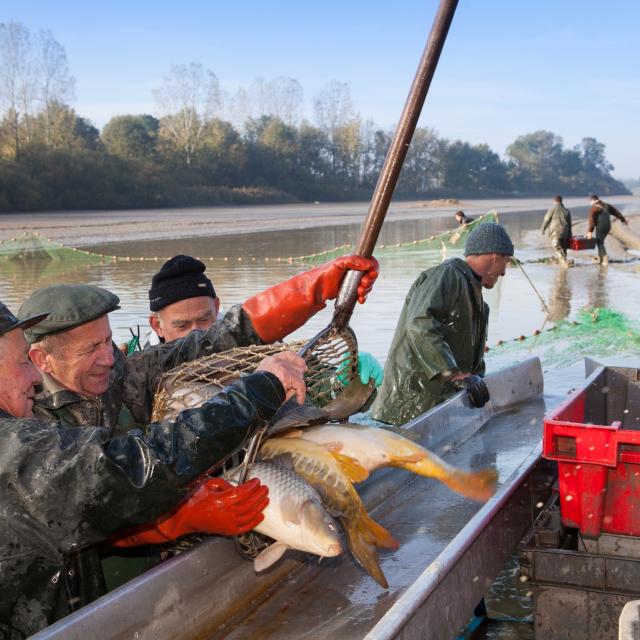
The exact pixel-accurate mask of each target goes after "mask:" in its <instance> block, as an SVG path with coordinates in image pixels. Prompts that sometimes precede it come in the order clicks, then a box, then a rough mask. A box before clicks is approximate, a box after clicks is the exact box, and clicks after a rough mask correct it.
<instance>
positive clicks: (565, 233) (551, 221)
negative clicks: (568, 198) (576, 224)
mask: <svg viewBox="0 0 640 640" xmlns="http://www.w3.org/2000/svg"><path fill="white" fill-rule="evenodd" d="M540 233H542V234H543V235H544V234H545V233H548V234H549V236H550V238H551V246H552V247H553V250H554V253H555V254H556V257H557V258H558V262H559V263H560V266H562V267H570V266H571V263H570V262H569V261H568V260H567V249H568V248H569V239H570V238H571V212H570V211H569V209H567V208H566V207H565V206H564V205H563V204H562V196H556V197H555V198H554V199H553V205H552V206H551V207H549V209H547V213H546V214H545V216H544V219H543V220H542V227H541V228H540Z"/></svg>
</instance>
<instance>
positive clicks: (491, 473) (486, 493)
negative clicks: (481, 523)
mask: <svg viewBox="0 0 640 640" xmlns="http://www.w3.org/2000/svg"><path fill="white" fill-rule="evenodd" d="M397 466H401V467H402V468H403V469H406V470H407V471H411V472H413V473H417V474H418V475H421V476H424V477H425V478H435V479H436V480H439V481H440V482H442V483H443V484H445V485H447V487H449V489H451V490H452V491H455V492H456V493H459V494H460V495H463V496H465V497H466V498H471V499H472V500H477V501H478V502H486V501H487V500H488V499H489V498H490V497H491V496H492V495H493V494H494V493H495V492H496V485H497V482H498V472H497V471H496V470H495V469H492V468H491V467H487V468H486V469H480V470H479V471H463V470H462V469H458V468H456V467H453V466H451V465H450V464H447V463H446V462H445V461H444V460H441V459H440V458H439V457H438V456H436V455H434V454H429V455H428V456H426V457H425V458H423V459H422V460H419V461H418V462H415V463H411V462H409V463H404V464H399V465H397Z"/></svg>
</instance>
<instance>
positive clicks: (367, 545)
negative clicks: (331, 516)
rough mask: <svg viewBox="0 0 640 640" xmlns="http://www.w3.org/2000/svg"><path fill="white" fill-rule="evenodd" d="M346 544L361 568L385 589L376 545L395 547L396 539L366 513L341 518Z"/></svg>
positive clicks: (384, 580) (385, 584)
mask: <svg viewBox="0 0 640 640" xmlns="http://www.w3.org/2000/svg"><path fill="white" fill-rule="evenodd" d="M342 526H343V528H344V532H345V536H346V538H347V544H348V545H349V549H351V553H352V554H353V556H354V557H355V559H356V560H357V561H358V563H359V564H360V565H361V566H362V568H363V569H364V570H365V571H366V572H367V573H368V574H369V575H370V576H371V577H372V578H373V579H374V580H375V581H376V582H377V583H378V584H379V585H380V586H381V587H384V588H385V589H386V588H387V587H388V586H389V583H388V582H387V579H386V577H385V575H384V573H383V572H382V569H381V568H380V562H379V560H378V553H377V551H376V547H383V548H385V549H394V550H395V549H397V548H398V547H399V546H400V545H399V544H398V541H397V540H396V539H395V538H394V537H393V536H392V535H391V534H390V533H389V532H388V531H387V530H386V529H385V528H384V527H382V526H381V525H379V524H378V523H377V522H374V521H373V520H372V519H371V518H370V517H369V516H368V515H367V514H366V513H363V514H362V516H361V517H358V518H356V519H351V520H346V519H342Z"/></svg>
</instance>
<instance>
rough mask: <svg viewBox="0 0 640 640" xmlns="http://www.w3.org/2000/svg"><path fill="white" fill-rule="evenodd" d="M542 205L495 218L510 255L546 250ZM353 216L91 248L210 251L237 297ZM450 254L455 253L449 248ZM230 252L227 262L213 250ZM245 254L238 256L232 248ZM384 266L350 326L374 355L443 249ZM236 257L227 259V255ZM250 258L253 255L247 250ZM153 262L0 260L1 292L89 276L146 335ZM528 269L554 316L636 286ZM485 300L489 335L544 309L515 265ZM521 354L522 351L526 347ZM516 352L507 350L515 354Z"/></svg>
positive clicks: (118, 327)
mask: <svg viewBox="0 0 640 640" xmlns="http://www.w3.org/2000/svg"><path fill="white" fill-rule="evenodd" d="M541 216H542V212H537V213H536V212H529V213H527V212H523V213H519V214H510V215H509V216H505V217H504V218H503V219H502V222H503V224H505V226H506V227H507V229H508V230H509V233H510V234H511V236H512V238H513V240H514V242H515V244H516V251H517V255H518V256H519V257H520V258H521V259H523V260H525V261H526V260H537V259H539V258H542V257H545V256H549V255H550V249H549V248H548V246H547V244H546V242H544V241H543V242H542V243H541V248H536V247H533V248H532V247H531V246H530V244H531V243H530V242H529V241H525V236H527V235H529V236H530V235H531V233H530V232H531V231H532V230H536V229H538V228H539V225H540V220H541ZM453 225H454V221H453V220H452V219H451V220H450V219H449V218H442V217H439V218H430V217H429V214H428V212H427V211H425V217H424V219H422V220H417V221H398V222H392V223H389V224H387V225H385V227H384V228H383V231H382V235H381V238H380V243H382V244H386V245H390V244H396V243H400V242H408V241H411V240H414V239H421V238H425V237H428V236H430V235H434V234H438V233H441V232H442V231H445V230H448V229H451V228H452V227H453ZM359 233H360V226H359V225H345V226H340V227H333V228H329V229H323V228H317V229H294V230H290V231H286V232H282V231H278V232H264V233H252V234H243V235H226V236H220V237H216V236H208V237H199V238H180V239H176V240H173V241H169V240H160V241H149V242H142V243H140V242H136V243H111V244H106V245H100V247H99V248H96V247H92V250H93V251H99V252H104V253H107V254H116V255H120V256H127V255H136V256H148V257H153V256H158V257H159V258H165V257H168V256H171V255H175V254H177V253H186V254H190V255H195V256H200V257H202V258H208V257H210V256H214V257H216V258H217V259H216V260H214V261H207V274H208V275H209V277H210V278H211V279H212V280H213V282H214V285H215V288H216V290H217V292H218V295H219V296H220V298H221V301H222V305H223V307H228V306H230V305H232V304H235V303H239V302H242V301H243V300H244V299H246V298H247V297H248V296H250V295H252V294H254V293H256V292H258V291H261V290H262V289H264V288H266V287H268V286H270V285H272V284H275V283H277V282H279V281H281V280H284V279H286V278H289V277H291V276H292V275H295V274H296V273H299V272H300V271H302V270H304V269H305V268H307V267H306V266H305V265H301V264H293V263H288V262H273V261H272V260H269V261H266V260H265V258H274V257H287V256H299V255H308V254H311V253H315V252H318V251H322V250H325V249H328V248H331V247H334V246H337V245H341V244H345V243H352V244H353V243H355V242H356V241H357V238H358V235H359ZM451 255H460V254H459V253H458V254H455V253H452V254H451ZM225 256H228V257H229V258H230V259H229V261H228V262H224V261H223V260H221V259H220V258H223V257H225ZM238 257H242V258H243V260H242V261H238V260H237V258H238ZM378 257H379V260H380V263H381V267H382V271H381V276H380V278H379V279H378V282H377V284H376V287H375V289H374V292H373V294H372V295H371V296H370V299H369V301H368V302H367V304H366V305H365V306H364V307H360V306H358V308H357V309H356V312H355V314H354V316H353V320H352V326H353V328H354V330H355V331H356V334H357V336H358V339H359V341H360V344H361V347H362V349H363V350H365V351H370V352H372V353H373V354H374V355H375V356H376V357H377V358H379V359H380V360H384V359H385V358H386V354H387V350H388V348H389V345H390V343H391V339H392V337H393V332H394V330H395V326H396V322H397V319H398V316H399V314H400V311H401V309H402V305H403V302H404V298H405V295H406V293H407V291H408V290H409V287H410V286H411V284H412V283H413V281H414V280H415V278H416V277H417V276H418V274H419V273H420V272H421V271H423V270H424V269H425V268H427V267H429V266H431V265H433V264H437V263H438V262H440V261H441V260H442V259H443V256H442V254H441V253H440V252H437V251H427V250H410V249H406V250H405V249H403V250H393V249H387V250H384V251H380V252H378ZM232 258H233V259H232ZM253 258H255V260H253ZM161 263H162V262H161V260H160V259H159V260H158V262H153V261H152V262H138V263H136V262H131V263H126V262H118V263H112V262H107V263H105V264H87V265H85V264H81V263H64V262H30V263H26V264H22V263H17V264H12V265H7V264H3V266H2V270H3V275H4V277H3V279H2V282H1V284H0V299H1V300H2V301H4V302H6V303H7V304H9V305H10V306H11V307H12V308H14V309H16V310H17V308H18V307H19V306H20V304H21V303H22V301H23V300H24V299H25V297H26V296H27V295H29V294H30V292H31V291H33V290H34V289H35V288H38V287H42V286H46V285H50V284H54V283H59V282H73V283H79V282H87V283H91V284H95V285H98V286H102V287H105V288H107V289H110V290H112V291H113V292H115V293H116V294H117V295H119V296H120V298H121V307H122V308H121V310H119V311H116V312H115V313H113V314H112V315H111V320H112V326H113V330H114V338H115V339H116V340H117V341H124V340H127V339H128V338H129V335H130V334H129V328H130V327H133V328H135V327H136V325H140V327H141V331H142V333H143V335H144V334H145V333H146V332H147V331H148V322H147V317H148V312H149V311H148V310H149V307H148V293H147V292H148V288H149V285H150V281H151V277H152V275H153V274H154V273H155V272H156V271H157V270H158V268H159V267H160V265H161ZM525 266H526V269H527V273H528V274H529V276H530V277H531V279H532V280H533V281H534V282H535V284H536V286H537V287H538V289H539V290H540V291H541V293H542V295H543V296H544V297H545V299H546V300H548V303H549V306H550V309H551V311H552V316H553V319H554V321H557V320H559V319H561V318H563V317H567V316H568V315H569V314H570V313H571V312H573V313H575V312H576V311H577V310H578V309H580V308H582V307H584V306H585V305H597V306H611V307H612V308H614V309H619V310H621V311H628V300H629V296H630V292H631V291H634V290H635V291H637V288H638V276H637V275H636V274H633V273H628V272H623V271H621V270H620V269H618V268H616V267H612V266H609V268H599V267H597V266H593V265H591V264H586V263H583V266H576V267H575V268H574V269H569V270H566V269H565V270H563V269H561V268H559V267H557V266H556V265H552V264H546V263H529V264H526V265H525ZM485 298H486V300H487V302H488V303H489V305H490V307H491V316H490V326H489V344H490V345H493V344H495V342H496V341H497V340H509V339H511V338H514V337H516V336H518V335H521V334H522V335H526V336H528V335H531V334H532V333H533V331H534V330H536V329H539V328H540V327H541V326H542V325H543V323H544V321H545V312H544V310H543V308H542V305H541V303H540V301H539V300H538V298H537V297H536V295H535V294H534V293H533V292H532V290H531V288H530V286H529V285H528V283H527V282H526V280H525V278H524V276H523V274H522V273H521V272H520V271H519V270H518V269H512V268H510V269H508V271H507V276H506V277H505V278H503V279H502V280H500V282H499V285H498V286H496V287H495V288H494V289H493V290H492V291H486V292H485ZM331 311H332V309H331V308H329V309H326V310H325V311H323V312H321V313H320V314H318V315H317V316H316V317H314V318H313V319H312V320H311V321H310V322H309V323H308V325H307V326H305V327H303V328H302V329H301V330H299V331H298V332H296V334H295V335H294V337H296V338H308V337H311V336H312V335H314V333H315V332H316V331H318V330H319V329H321V328H322V327H323V326H325V325H326V324H327V323H328V322H329V320H330V317H331ZM525 355H526V354H525ZM513 358H514V355H513V354H510V355H509V356H508V359H509V360H513ZM488 362H489V366H490V367H492V366H493V367H494V368H495V367H497V366H499V365H500V366H501V365H502V364H505V362H503V361H502V360H501V359H500V355H499V354H496V355H495V356H494V354H493V353H490V354H489V356H488Z"/></svg>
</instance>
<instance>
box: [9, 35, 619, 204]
mask: <svg viewBox="0 0 640 640" xmlns="http://www.w3.org/2000/svg"><path fill="white" fill-rule="evenodd" d="M74 86H75V82H74V80H73V78H72V77H71V75H70V70H69V65H68V61H67V57H66V53H65V51H64V48H63V47H62V46H61V45H60V44H59V43H58V42H57V41H56V40H55V38H54V37H53V35H52V34H51V33H50V32H48V31H45V32H41V33H39V34H36V35H33V34H31V33H30V32H29V30H28V29H27V28H26V27H24V26H23V25H21V24H18V23H3V24H0V116H1V119H0V210H4V211H8V210H18V211H23V210H36V209H85V208H91V209H102V208H129V207H131V208H135V207H164V206H194V205H199V206H205V205H215V204H227V203H252V202H263V203H266V202H287V201H296V200H302V201H315V200H323V201H327V200H355V199H368V198H369V197H370V195H371V193H372V191H373V188H374V187H375V183H376V180H377V177H378V174H379V172H380V169H381V167H382V164H383V162H384V158H385V155H386V152H387V149H388V147H389V145H390V142H391V139H392V136H393V131H390V130H385V129H382V128H380V127H378V126H376V125H375V123H373V122H372V121H371V120H367V119H364V118H363V117H362V116H361V115H360V114H358V113H357V112H356V111H355V109H354V107H353V104H352V101H351V96H350V90H349V87H348V85H346V84H345V83H341V82H338V81H331V82H329V83H328V84H327V85H326V86H325V87H324V88H323V89H322V91H320V92H319V93H318V94H317V95H316V96H314V100H313V112H314V118H313V122H312V121H310V120H308V119H306V118H304V117H303V115H302V113H303V109H302V105H303V100H304V92H303V89H302V86H301V85H300V83H299V82H298V81H297V80H294V79H291V78H275V79H273V80H265V79H258V80H256V81H255V82H254V83H253V84H252V85H251V86H250V87H248V88H246V89H244V88H241V89H239V90H238V91H237V92H236V93H235V94H233V95H228V94H226V93H225V92H224V91H223V90H222V89H221V87H220V84H219V82H218V79H217V77H216V75H215V74H214V73H213V72H212V71H211V70H209V69H206V68H204V67H203V65H201V64H196V63H191V64H189V65H176V66H174V67H172V68H171V69H170V71H169V73H168V74H167V75H166V76H165V77H164V78H163V80H162V82H161V83H160V84H159V86H158V87H157V89H155V90H154V92H153V97H154V101H155V105H156V110H155V113H154V114H153V115H150V114H140V115H118V116H115V117H113V118H112V119H111V120H110V121H109V122H108V123H107V124H106V125H105V126H104V127H103V129H102V131H99V130H98V129H97V128H96V127H95V126H94V125H93V124H92V123H91V122H90V121H89V120H87V119H86V118H83V117H82V116H81V115H79V114H78V113H76V111H75V110H74V109H73V107H72V106H71V103H72V101H73V94H74ZM612 169H613V166H612V165H611V164H610V163H609V162H608V161H607V159H606V154H605V146H604V144H602V143H601V142H599V141H597V140H596V139H594V138H591V137H585V138H583V140H582V142H581V143H580V144H578V145H576V146H575V147H573V148H565V146H564V143H563V140H562V138H561V137H559V136H557V135H555V134H554V133H551V132H549V131H536V132H533V133H528V134H526V135H523V136H520V137H518V138H517V139H516V140H515V141H514V142H513V143H512V144H511V145H509V147H508V148H507V149H506V152H505V158H504V159H503V158H501V157H500V156H499V155H498V154H497V153H496V152H495V151H493V150H492V149H491V148H490V147H489V146H488V145H486V144H476V145H474V144H470V143H468V142H464V141H461V140H453V141H451V140H447V139H445V138H443V137H441V136H439V135H438V134H437V132H435V131H434V130H432V129H428V128H418V129H417V130H416V133H415V135H414V139H413V142H412V145H411V148H410V150H409V153H408V155H407V158H406V161H405V164H404V167H403V170H402V173H401V176H400V180H399V184H398V187H397V190H396V194H397V196H398V197H404V198H430V197H452V198H453V197H471V196H475V197H483V196H487V197H489V196H492V197H495V196H511V195H522V196H526V195H549V194H551V193H556V192H557V193H562V194H563V195H577V194H580V195H583V194H586V193H587V192H590V191H595V192H598V193H601V194H611V193H628V191H627V190H626V188H625V186H624V185H623V184H621V183H620V182H618V181H617V180H615V179H614V178H613V176H612V175H611V171H612Z"/></svg>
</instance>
